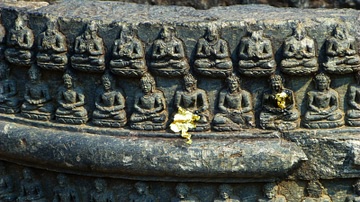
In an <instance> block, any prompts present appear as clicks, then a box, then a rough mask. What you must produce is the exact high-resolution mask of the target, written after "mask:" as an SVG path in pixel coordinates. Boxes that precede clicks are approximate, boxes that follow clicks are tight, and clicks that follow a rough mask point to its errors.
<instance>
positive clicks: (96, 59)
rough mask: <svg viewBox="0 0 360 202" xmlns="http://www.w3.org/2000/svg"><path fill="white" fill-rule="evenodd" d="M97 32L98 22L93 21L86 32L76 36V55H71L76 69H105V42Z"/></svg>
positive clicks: (72, 63)
mask: <svg viewBox="0 0 360 202" xmlns="http://www.w3.org/2000/svg"><path fill="white" fill-rule="evenodd" d="M97 32H98V27H97V24H96V22H95V21H91V22H90V24H88V25H87V26H86V29H85V31H84V33H83V34H82V35H80V36H78V37H76V39H75V46H74V55H73V56H72V57H71V65H72V67H73V68H74V69H77V70H80V71H86V72H101V71H104V69H105V48H104V42H103V39H102V38H101V37H100V36H99V35H98V33H97Z"/></svg>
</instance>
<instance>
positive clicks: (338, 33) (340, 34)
mask: <svg viewBox="0 0 360 202" xmlns="http://www.w3.org/2000/svg"><path fill="white" fill-rule="evenodd" d="M333 35H334V37H335V38H337V39H340V40H343V39H346V35H347V30H346V28H345V26H341V25H337V26H336V27H335V29H334V31H333Z"/></svg>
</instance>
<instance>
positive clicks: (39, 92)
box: [21, 65, 54, 121]
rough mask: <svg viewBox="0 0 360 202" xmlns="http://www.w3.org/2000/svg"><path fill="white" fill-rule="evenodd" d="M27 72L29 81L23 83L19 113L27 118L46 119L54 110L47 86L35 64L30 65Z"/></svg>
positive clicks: (48, 118)
mask: <svg viewBox="0 0 360 202" xmlns="http://www.w3.org/2000/svg"><path fill="white" fill-rule="evenodd" d="M28 72H29V78H30V82H28V83H27V84H26V85H25V95H24V103H23V104H22V106H21V114H22V115H23V116H24V117H26V118H29V119H37V120H45V121H48V120H50V119H51V116H52V112H53V111H54V107H53V105H52V103H51V96H50V93H49V87H48V86H47V84H46V83H45V82H43V81H41V72H40V70H39V68H38V67H37V66H36V65H32V66H31V68H30V69H29V71H28Z"/></svg>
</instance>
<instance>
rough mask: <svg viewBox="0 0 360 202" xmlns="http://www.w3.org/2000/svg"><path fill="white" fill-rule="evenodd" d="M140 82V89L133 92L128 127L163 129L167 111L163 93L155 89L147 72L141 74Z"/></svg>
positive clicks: (152, 79)
mask: <svg viewBox="0 0 360 202" xmlns="http://www.w3.org/2000/svg"><path fill="white" fill-rule="evenodd" d="M140 83H141V89H142V91H141V92H137V93H136V94H135V104H134V112H133V114H132V115H131V117H130V122H131V123H130V127H131V128H132V129H136V130H162V129H165V127H166V121H167V118H168V112H167V107H166V102H165V97H164V93H163V92H162V91H160V90H158V89H156V83H155V79H154V78H153V77H152V76H151V75H150V74H149V73H145V74H144V75H143V77H142V78H141V80H140Z"/></svg>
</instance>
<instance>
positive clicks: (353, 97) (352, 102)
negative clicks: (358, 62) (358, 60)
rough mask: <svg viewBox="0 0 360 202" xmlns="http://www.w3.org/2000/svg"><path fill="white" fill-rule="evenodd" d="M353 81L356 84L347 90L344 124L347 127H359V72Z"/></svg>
mask: <svg viewBox="0 0 360 202" xmlns="http://www.w3.org/2000/svg"><path fill="white" fill-rule="evenodd" d="M355 79H356V84H350V85H349V88H348V104H349V109H348V111H347V112H346V123H347V124H348V125H349V126H360V71H358V72H356V73H355Z"/></svg>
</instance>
